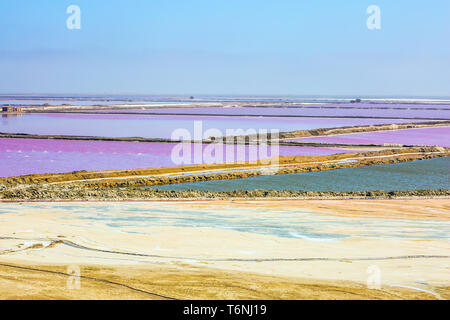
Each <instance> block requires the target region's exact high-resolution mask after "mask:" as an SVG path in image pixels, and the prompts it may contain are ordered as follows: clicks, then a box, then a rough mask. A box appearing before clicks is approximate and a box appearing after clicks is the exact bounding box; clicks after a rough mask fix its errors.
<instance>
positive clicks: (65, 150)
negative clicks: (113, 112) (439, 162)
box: [0, 138, 358, 177]
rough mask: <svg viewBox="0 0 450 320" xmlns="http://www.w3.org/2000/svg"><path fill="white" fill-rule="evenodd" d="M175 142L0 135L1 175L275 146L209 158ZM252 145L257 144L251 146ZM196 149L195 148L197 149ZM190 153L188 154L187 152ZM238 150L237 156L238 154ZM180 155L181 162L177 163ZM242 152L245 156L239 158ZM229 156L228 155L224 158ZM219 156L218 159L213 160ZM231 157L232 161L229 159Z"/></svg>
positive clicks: (167, 163) (131, 165) (166, 163)
mask: <svg viewBox="0 0 450 320" xmlns="http://www.w3.org/2000/svg"><path fill="white" fill-rule="evenodd" d="M177 145H178V144H176V143H159V142H155V143H153V142H151V143H150V142H149V143H147V142H122V141H82V140H46V139H8V138H2V139H0V176H2V177H7V176H19V175H27V174H40V173H63V172H72V171H80V170H86V171H93V170H114V169H135V168H159V167H173V166H178V165H187V164H196V163H212V162H233V161H238V160H256V159H258V158H267V157H271V156H273V155H275V153H276V150H275V149H270V148H269V149H268V150H266V152H261V150H260V149H258V148H257V147H256V146H250V147H249V146H245V147H244V148H245V149H243V151H242V150H240V151H238V150H237V149H236V147H233V151H232V154H231V156H230V152H231V151H227V150H225V147H224V146H221V148H220V149H222V153H223V157H214V158H213V159H211V158H208V156H207V155H208V154H213V155H214V153H208V152H206V151H205V149H206V148H207V146H208V145H203V146H202V147H201V149H200V150H201V151H200V153H201V154H202V155H201V157H200V158H197V159H196V158H194V154H195V152H194V146H193V145H190V144H189V145H185V146H187V148H186V149H185V150H189V152H187V153H183V152H175V154H176V155H177V156H175V157H174V156H172V153H173V149H174V148H175V147H176V146H177ZM252 148H256V151H255V149H252ZM197 150H198V149H197ZM345 152H358V150H348V149H338V148H313V147H289V146H280V147H279V155H280V156H296V155H304V156H323V155H330V154H335V153H345ZM189 153H190V155H189ZM238 154H239V156H238ZM180 155H181V156H183V155H185V156H186V157H185V158H181V161H183V163H180ZM244 155H245V158H242V157H243V156H244ZM226 157H229V158H226ZM217 159H222V160H221V161H215V160H217ZM229 160H231V161H229Z"/></svg>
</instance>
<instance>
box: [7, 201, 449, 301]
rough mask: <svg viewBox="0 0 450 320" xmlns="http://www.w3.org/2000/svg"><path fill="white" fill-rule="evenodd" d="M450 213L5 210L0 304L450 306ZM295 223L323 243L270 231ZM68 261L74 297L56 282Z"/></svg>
mask: <svg viewBox="0 0 450 320" xmlns="http://www.w3.org/2000/svg"><path fill="white" fill-rule="evenodd" d="M449 213H450V202H449V200H448V199H427V200H424V199H421V200H418V199H415V200H413V199H411V200H286V201H282V202H280V201H250V200H235V201H229V200H221V201H177V202H170V201H160V202H142V203H131V202H130V203H126V202H121V203H114V202H111V203H103V202H94V203H86V202H84V203H22V204H16V203H3V204H0V283H1V285H0V288H1V289H0V297H1V298H14V299H15V298H33V299H36V298H48V299H52V298H87V299H92V298H94V297H98V298H102V299H103V298H104V299H115V298H117V299H119V298H120V299H122V298H138V299H147V298H150V299H156V298H158V297H157V296H152V295H150V294H148V293H145V292H140V291H136V290H133V289H130V288H128V287H126V286H125V287H124V286H122V284H125V285H128V286H131V287H133V288H137V289H141V290H143V291H149V292H156V293H158V294H161V295H163V296H167V297H172V298H177V299H186V298H199V299H232V298H237V299H256V298H258V299H309V298H314V299H326V298H337V299H379V298H380V299H448V298H449V297H450V296H449V287H450V277H449V274H450V273H449V262H450V247H449V245H448V239H447V240H445V237H443V236H439V234H441V235H442V234H447V235H448V232H449V231H450V224H449V222H448V221H449V217H450V215H449ZM136 219H138V220H136ZM199 219H200V220H199ZM249 219H250V220H249ZM190 221H191V222H190ZM245 221H249V223H250V224H249V225H248V226H254V227H257V228H259V229H260V230H261V231H256V230H255V232H254V231H252V229H246V228H244V225H245ZM277 221H278V222H277ZM289 221H291V222H289ZM191 223H193V224H191ZM243 223H244V224H243ZM196 225H197V226H196ZM277 225H278V226H277ZM269 226H272V227H274V226H277V228H276V229H273V228H271V227H269ZM296 226H297V227H296ZM230 227H231V229H230ZM293 227H295V228H300V229H295V228H294V229H292V230H303V228H304V227H306V228H307V229H306V230H308V229H310V231H309V232H312V234H314V232H321V233H323V234H324V235H323V237H325V238H323V237H322V238H318V239H317V240H314V238H308V237H304V236H301V237H297V236H294V237H291V236H287V237H286V236H283V235H279V234H278V232H279V231H278V229H279V228H281V229H280V231H281V230H282V229H283V228H288V229H286V230H287V231H289V230H290V228H293ZM314 230H316V231H314ZM296 232H297V231H296ZM399 232H401V234H400V233H399ZM293 234H294V233H293ZM343 235H345V237H344V238H341V236H343ZM378 235H379V236H378ZM329 237H333V238H335V239H334V240H329V239H327V238H329ZM73 265H75V266H78V267H79V268H80V270H81V272H82V273H81V274H82V276H86V277H87V278H82V279H81V283H82V289H81V290H75V291H73V290H67V288H66V287H65V283H66V281H67V275H65V274H64V273H67V268H68V267H69V266H73ZM21 267H26V268H31V269H23V268H21ZM370 268H378V269H379V270H380V272H381V279H382V280H381V288H380V289H379V290H373V289H368V288H367V284H366V282H367V279H368V276H370V274H369V273H368V270H369V271H370V270H372V269H370ZM34 269H43V270H47V271H48V270H50V271H52V270H53V271H58V272H62V274H61V273H60V274H55V273H49V272H46V271H39V270H34ZM90 278H98V279H103V280H108V281H112V282H113V283H111V282H105V281H97V280H95V279H94V280H93V279H90ZM23 288H26V290H19V289H23ZM100 291H101V293H99V292H100Z"/></svg>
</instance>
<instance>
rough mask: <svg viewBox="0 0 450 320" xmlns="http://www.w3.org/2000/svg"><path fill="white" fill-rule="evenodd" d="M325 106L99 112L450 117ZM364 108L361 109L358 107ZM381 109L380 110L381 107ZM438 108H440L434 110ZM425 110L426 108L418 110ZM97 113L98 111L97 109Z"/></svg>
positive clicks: (390, 108)
mask: <svg viewBox="0 0 450 320" xmlns="http://www.w3.org/2000/svg"><path fill="white" fill-rule="evenodd" d="M370 107H371V106H370V105H364V106H355V105H351V104H350V105H326V106H320V105H317V106H314V105H310V106H305V107H282V108H274V107H238V108H222V107H210V108H155V109H145V110H141V109H116V110H100V111H98V112H101V113H105V112H106V113H120V112H126V113H136V114H139V113H163V114H167V113H169V114H174V115H176V114H202V115H210V114H220V115H264V116H313V117H387V118H389V117H392V118H402V117H405V118H429V119H450V106H448V105H438V106H436V105H435V106H429V105H425V106H423V105H372V107H373V108H370ZM361 108H364V109H361ZM381 108H382V109H381ZM435 108H438V109H440V110H433V109H435ZM417 109H427V110H417ZM96 112H97V111H96Z"/></svg>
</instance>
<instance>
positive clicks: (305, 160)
mask: <svg viewBox="0 0 450 320" xmlns="http://www.w3.org/2000/svg"><path fill="white" fill-rule="evenodd" d="M444 156H450V151H449V150H448V149H444V148H440V147H439V148H433V147H427V148H402V149H391V150H383V151H377V152H366V153H353V154H338V155H332V156H328V157H288V158H286V159H282V161H280V165H279V167H276V168H275V169H276V170H277V171H269V172H265V171H264V170H261V169H262V168H266V167H267V165H266V167H264V166H263V165H262V164H258V165H255V164H253V165H251V164H248V163H247V164H244V165H238V164H233V165H231V166H230V165H226V164H225V165H224V164H222V165H209V166H207V165H203V166H201V168H203V169H200V168H199V166H190V167H175V168H162V169H141V170H122V171H107V172H81V173H79V172H78V173H69V174H54V175H32V176H24V177H13V178H3V179H0V199H3V200H19V199H22V200H52V201H55V200H80V199H83V200H105V199H109V200H127V199H128V200H132V199H155V198H194V199H195V198H197V199H198V198H267V197H269V198H305V197H307V198H336V197H337V198H347V197H350V198H352V197H356V198H366V197H368V198H392V197H448V196H449V195H450V194H449V192H450V191H449V190H425V191H398V192H396V191H392V192H387V191H367V192H365V191H361V192H350V193H336V192H309V191H293V190H287V191H274V190H255V191H234V192H202V191H176V192H175V191H160V190H153V189H143V188H139V187H143V186H157V185H165V184H176V183H184V182H196V181H208V180H230V179H241V178H247V177H253V176H258V175H263V174H268V173H269V174H288V173H299V172H313V171H324V170H333V169H341V168H350V167H361V166H369V165H378V164H388V163H398V162H406V161H412V160H422V159H430V158H436V157H444ZM350 159H351V160H350ZM233 168H234V169H242V168H247V169H248V168H251V169H255V170H251V171H230V172H214V169H215V170H217V169H233ZM247 169H246V170H247ZM258 169H259V170H258ZM202 170H203V171H202ZM208 171H210V172H208ZM174 173H175V174H178V175H175V176H173V174H174Z"/></svg>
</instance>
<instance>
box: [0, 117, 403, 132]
mask: <svg viewBox="0 0 450 320" xmlns="http://www.w3.org/2000/svg"><path fill="white" fill-rule="evenodd" d="M194 121H201V124H202V127H203V129H202V131H203V132H204V131H206V130H207V129H211V128H215V129H217V130H219V131H220V135H224V134H225V133H226V130H227V129H243V130H247V129H255V130H259V129H267V130H271V129H278V130H280V131H281V132H283V131H293V130H304V129H315V128H328V127H341V126H355V125H372V124H381V123H402V122H409V121H410V120H384V119H350V118H348V119H324V118H279V117H278V118H277V117H270V118H262V117H261V118H258V117H227V116H219V117H212V116H209V117H208V116H195V117H193V116H148V115H108V114H95V115H94V114H23V115H21V116H12V117H3V118H2V119H1V122H0V132H9V133H28V134H49V135H80V136H105V137H145V138H171V136H172V133H173V132H174V130H176V129H179V128H181V129H185V130H187V131H188V132H189V133H190V134H191V135H193V132H194ZM215 135H217V134H215Z"/></svg>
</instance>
